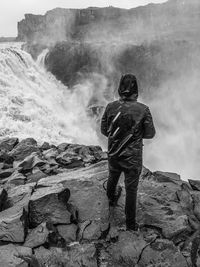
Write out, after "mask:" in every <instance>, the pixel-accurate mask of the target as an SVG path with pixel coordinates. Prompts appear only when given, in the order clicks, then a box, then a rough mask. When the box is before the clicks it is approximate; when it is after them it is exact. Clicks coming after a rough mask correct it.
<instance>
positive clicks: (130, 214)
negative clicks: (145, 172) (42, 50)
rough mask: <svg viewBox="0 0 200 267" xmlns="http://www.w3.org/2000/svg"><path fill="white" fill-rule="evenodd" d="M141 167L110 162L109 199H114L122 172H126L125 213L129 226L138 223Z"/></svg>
mask: <svg viewBox="0 0 200 267" xmlns="http://www.w3.org/2000/svg"><path fill="white" fill-rule="evenodd" d="M141 169H142V168H131V169H126V168H121V167H120V166H119V164H117V163H116V162H112V163H111V162H109V178H108V183H107V196H108V199H110V200H113V199H114V195H115V190H116V186H117V183H118V181H119V177H120V175H121V173H122V172H124V176H125V181H124V182H125V189H126V200H125V215H126V226H127V227H131V226H134V225H135V223H136V207H137V189H138V182H139V176H140V173H141Z"/></svg>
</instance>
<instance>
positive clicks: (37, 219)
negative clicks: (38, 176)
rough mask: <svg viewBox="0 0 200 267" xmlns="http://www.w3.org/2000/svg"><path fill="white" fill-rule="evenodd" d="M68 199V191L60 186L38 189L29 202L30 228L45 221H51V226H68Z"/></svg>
mask: <svg viewBox="0 0 200 267" xmlns="http://www.w3.org/2000/svg"><path fill="white" fill-rule="evenodd" d="M69 197H70V191H69V189H66V188H64V187H63V186H62V184H58V185H57V186H52V187H45V188H38V189H37V191H36V192H34V193H33V195H32V197H31V199H30V202H29V222H30V225H31V227H36V226H37V225H39V224H41V223H42V222H45V221H51V222H52V223H53V224H70V222H71V213H70V212H69V211H68V210H67V201H68V200H69Z"/></svg>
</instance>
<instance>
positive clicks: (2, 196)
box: [0, 188, 8, 212]
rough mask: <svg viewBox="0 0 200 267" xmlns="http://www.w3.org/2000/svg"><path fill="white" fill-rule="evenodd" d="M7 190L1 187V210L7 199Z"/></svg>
mask: <svg viewBox="0 0 200 267" xmlns="http://www.w3.org/2000/svg"><path fill="white" fill-rule="evenodd" d="M7 195H8V194H7V191H6V190H5V189H4V188H0V212H1V211H2V209H3V206H4V203H5V201H6V199H7Z"/></svg>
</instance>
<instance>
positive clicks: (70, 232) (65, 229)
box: [57, 224, 78, 244]
mask: <svg viewBox="0 0 200 267" xmlns="http://www.w3.org/2000/svg"><path fill="white" fill-rule="evenodd" d="M57 229H58V232H59V234H60V235H61V236H62V237H63V238H64V239H65V241H66V243H67V244H68V243H71V242H75V241H76V234H77V230H78V227H77V225H75V224H69V225H58V226H57Z"/></svg>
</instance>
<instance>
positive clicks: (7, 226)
mask: <svg viewBox="0 0 200 267" xmlns="http://www.w3.org/2000/svg"><path fill="white" fill-rule="evenodd" d="M26 230H27V213H26V212H25V210H24V209H23V207H21V206H20V205H19V206H14V207H12V208H9V209H6V210H4V211H2V212H1V213H0V240H1V241H9V242H13V243H21V242H24V239H25V234H26Z"/></svg>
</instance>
